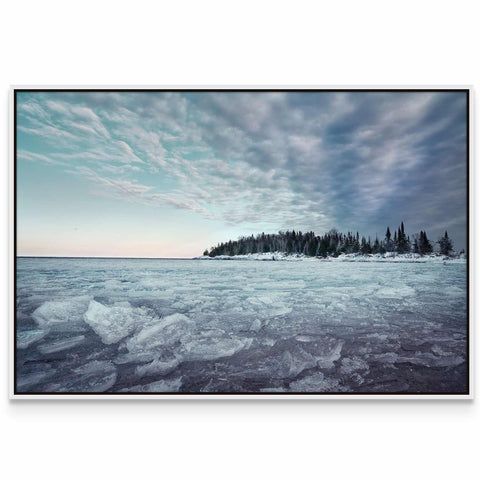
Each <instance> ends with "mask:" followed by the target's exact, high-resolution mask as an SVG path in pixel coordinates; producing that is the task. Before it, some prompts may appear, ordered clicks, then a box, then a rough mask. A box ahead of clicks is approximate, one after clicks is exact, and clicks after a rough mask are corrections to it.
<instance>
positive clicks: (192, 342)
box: [17, 257, 467, 393]
mask: <svg viewBox="0 0 480 480" xmlns="http://www.w3.org/2000/svg"><path fill="white" fill-rule="evenodd" d="M293 260H295V261H280V262H277V261H275V262H273V261H265V262H264V261H250V260H248V261H245V260H243V261H242V260H240V259H237V261H223V262H222V261H198V260H134V259H132V260H127V259H27V258H22V259H19V260H18V266H17V274H18V278H17V288H18V302H17V324H18V331H17V347H18V349H17V373H18V380H20V381H21V382H20V383H21V384H22V385H23V386H22V389H23V390H24V391H28V390H31V391H67V392H75V391H109V392H110V391H117V390H121V389H129V388H136V387H138V388H140V389H141V391H147V390H145V389H149V390H148V391H150V389H155V388H165V389H167V388H172V389H174V388H181V390H182V392H212V391H229V392H244V391H256V392H261V391H265V392H266V391H289V392H291V391H302V392H303V391H305V392H307V391H325V392H332V391H337V392H343V391H352V392H369V391H370V392H378V391H387V392H397V391H402V392H403V391H407V392H414V393H417V392H422V391H428V392H442V391H443V392H445V391H449V392H452V391H464V390H465V388H466V360H467V348H466V339H467V328H466V327H467V316H466V265H465V263H462V262H454V261H452V262H446V263H445V264H444V261H443V259H440V260H438V258H433V259H431V260H428V261H427V262H425V263H421V262H420V260H422V259H418V258H413V257H412V258H409V259H407V258H405V259H398V258H395V259H393V260H395V261H397V263H393V262H392V261H390V260H392V259H385V258H378V259H376V260H375V261H371V260H367V261H363V260H362V259H359V258H357V257H345V258H340V259H339V260H338V261H320V260H316V259H310V260H302V259H301V258H296V259H293ZM361 260H362V261H361ZM364 260H365V259H364ZM387 260H388V261H387ZM407 260H408V261H407ZM413 260H415V261H413ZM417 260H418V261H417ZM46 276H47V277H48V282H45V277H46ZM96 362H97V363H96ZM47 365H51V366H52V369H51V370H50V371H49V373H48V375H47V374H46V372H47ZM42 373H45V376H42V375H41V374H42ZM172 378H173V379H179V378H181V384H178V385H177V383H175V382H173V383H171V387H168V386H167V383H162V382H167V381H169V382H170V380H171V379H172ZM147 385H150V386H147ZM169 385H170V384H169ZM165 391H166V390H165Z"/></svg>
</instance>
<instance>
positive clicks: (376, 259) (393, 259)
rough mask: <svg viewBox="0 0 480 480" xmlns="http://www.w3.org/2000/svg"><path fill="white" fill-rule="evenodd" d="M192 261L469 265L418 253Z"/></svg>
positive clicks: (281, 255) (224, 257) (452, 258)
mask: <svg viewBox="0 0 480 480" xmlns="http://www.w3.org/2000/svg"><path fill="white" fill-rule="evenodd" d="M192 260H209V261H211V260H225V261H241V260H244V261H262V262H268V261H270V262H271V261H280V262H305V261H307V262H317V261H320V262H342V263H345V262H351V263H444V264H446V263H449V264H450V263H461V264H464V263H467V257H466V255H465V254H461V255H454V256H450V257H447V256H444V255H440V254H431V255H423V256H422V255H419V254H418V253H402V254H397V253H394V252H387V253H384V254H380V253H377V254H368V255H363V254H356V253H347V254H342V255H339V256H338V257H332V256H327V257H310V256H307V255H304V254H300V253H298V254H287V253H285V252H270V253H248V254H245V255H232V256H228V255H217V256H215V257H209V256H206V255H202V256H199V257H194V258H193V259H192Z"/></svg>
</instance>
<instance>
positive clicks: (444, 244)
mask: <svg viewBox="0 0 480 480" xmlns="http://www.w3.org/2000/svg"><path fill="white" fill-rule="evenodd" d="M437 243H438V244H439V245H440V253H441V254H442V255H447V256H448V255H450V252H452V251H453V243H452V241H451V240H450V238H449V237H448V233H447V232H446V231H445V235H444V236H443V237H442V238H440V239H439V240H438V242H437Z"/></svg>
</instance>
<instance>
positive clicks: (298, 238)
mask: <svg viewBox="0 0 480 480" xmlns="http://www.w3.org/2000/svg"><path fill="white" fill-rule="evenodd" d="M436 243H438V245H439V250H440V253H441V254H442V255H450V254H451V253H452V252H453V242H452V240H451V239H450V237H449V236H448V233H447V232H445V235H444V236H442V237H441V238H439V239H438V241H437V242H436ZM273 252H284V253H288V254H303V255H307V256H310V257H327V256H333V257H336V256H338V255H341V254H343V253H359V254H363V255H368V254H376V253H380V254H384V253H387V252H396V253H418V254H419V255H429V254H431V253H433V245H432V242H431V241H430V240H429V239H428V237H427V232H425V231H424V230H422V231H420V233H419V234H415V235H413V236H412V238H410V236H409V235H407V234H406V233H405V227H404V224H403V222H402V223H401V225H400V226H399V227H398V229H396V230H394V232H393V235H392V233H391V231H390V227H387V230H386V232H385V237H384V238H383V239H381V240H380V239H379V238H378V237H376V238H375V240H373V241H372V240H371V238H370V237H365V236H362V237H360V235H359V233H358V232H357V233H355V234H353V233H352V232H348V233H346V234H345V233H340V232H338V231H337V230H336V229H332V230H330V231H329V232H327V233H326V234H324V235H315V233H314V232H306V233H303V232H301V231H298V232H295V230H292V231H289V230H287V231H286V232H285V231H280V232H278V233H276V234H266V233H260V234H258V235H256V236H254V235H250V236H248V237H240V238H239V239H238V240H234V241H232V240H230V241H228V242H223V243H219V244H218V245H217V246H215V247H212V248H210V249H207V250H205V251H204V252H203V254H204V255H208V256H210V257H216V256H217V255H227V256H234V255H245V254H248V253H273Z"/></svg>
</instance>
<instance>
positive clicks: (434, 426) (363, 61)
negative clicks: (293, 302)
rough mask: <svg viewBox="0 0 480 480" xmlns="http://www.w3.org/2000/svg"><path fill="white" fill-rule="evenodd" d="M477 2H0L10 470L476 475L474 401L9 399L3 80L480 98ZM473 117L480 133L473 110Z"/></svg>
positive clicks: (23, 473) (5, 409)
mask: <svg viewBox="0 0 480 480" xmlns="http://www.w3.org/2000/svg"><path fill="white" fill-rule="evenodd" d="M475 3H476V2H474V1H463V0H457V1H456V2H453V3H452V2H446V1H443V0H434V1H429V0H428V1H423V2H419V1H418V0H414V1H411V0H403V1H402V2H385V1H382V0H381V1H370V0H364V1H362V2H359V1H346V0H343V1H339V2H335V1H329V2H320V1H302V0H296V1H295V2H292V1H289V2H286V1H283V0H275V1H263V2H260V1H259V0H255V1H251V0H243V1H242V2H235V3H232V2H225V1H210V0H203V1H180V0H176V1H171V2H168V3H162V2H159V1H158V0H157V1H144V0H137V1H135V2H132V1H128V2H126V1H123V0H116V1H103V2H101V1H99V0H95V1H92V0H83V1H81V2H77V3H72V2H65V1H55V0H42V1H24V0H23V1H22V0H17V1H15V2H14V1H10V2H8V3H3V4H2V6H1V7H0V8H1V11H0V49H1V57H0V68H1V70H2V73H1V84H0V111H1V113H0V121H1V128H0V135H1V137H0V138H1V146H2V162H1V164H0V165H1V167H0V168H1V176H2V180H1V191H2V193H1V198H2V207H1V210H0V211H1V216H2V222H1V225H2V227H3V229H4V233H3V234H2V236H1V240H2V255H1V266H2V276H1V292H2V299H1V300H2V301H1V304H2V309H3V310H2V312H3V315H2V322H1V330H0V332H1V333H0V337H1V345H2V347H3V348H2V350H3V354H2V355H3V357H2V360H3V364H2V367H1V373H2V379H1V381H0V389H1V392H0V419H1V420H0V425H1V427H0V432H1V433H0V439H1V443H2V445H1V448H0V472H1V473H3V474H6V477H4V478H35V479H36V480H41V479H49V480H51V479H64V478H69V479H82V480H83V479H85V478H87V479H92V478H100V477H104V478H118V479H124V478H146V477H147V476H152V477H153V476H154V477H157V478H162V477H164V478H195V479H198V478H201V479H203V478H205V479H207V478H208V479H212V478H213V479H216V478H219V479H220V478H221V479H225V478H228V479H230V478H233V479H236V478H242V479H243V478H260V477H261V476H263V477H264V478H273V479H276V478H313V477H318V478H342V479H343V478H348V479H350V478H355V479H363V478H365V479H367V478H368V479H370V480H371V479H386V478H388V479H400V478H401V479H402V480H405V479H422V478H425V479H426V478H435V479H436V480H438V479H447V478H448V479H452V478H474V475H475V472H477V474H478V471H479V470H478V469H479V467H478V460H477V454H478V443H477V446H476V447H475V446H474V442H475V441H478V432H479V431H480V421H479V418H480V412H479V406H478V402H473V401H471V402H465V401H464V402H433V401H422V402H418V401H417V402H407V401H404V402H402V401H390V402H387V401H356V402H353V401H336V402H334V401H297V402H292V401H288V402H274V401H271V402H259V401H245V402H239V401H234V402H228V401H204V402H195V403H194V402H189V401H182V402H170V401H163V402H154V401H143V402H128V403H127V402H121V401H116V402H114V401H108V402H89V403H86V402H85V403H82V402H77V401H72V402H59V401H50V402H35V403H27V402H10V401H8V400H7V369H8V365H7V319H8V313H7V302H8V297H7V294H6V292H7V282H8V276H7V244H8V232H7V216H8V208H7V194H6V190H7V186H8V182H7V119H8V118H7V97H8V95H7V94H8V88H9V85H10V84H16V85H19V84H24V85H25V84H38V85H41V84H44V85H53V84H58V85H61V84H65V85H67V84H68V85H94V84H96V85H102V84H104V85H105V84H107V85H108V84H110V85H189V84H190V85H191V84H197V85H200V84H210V85H212V84H217V85H218V84H224V85H253V84H256V85H262V84H264V85H268V84H270V85H302V84H308V85H352V84H355V85H422V84H427V85H441V84H443V85H458V84H463V85H465V84H470V85H474V87H475V89H476V94H477V96H478V95H479V92H480V66H479V65H480V63H479V61H478V55H479V44H480V43H479V33H478V32H479V29H478V27H479V21H478V18H480V17H479V12H478V8H476V5H475ZM475 130H476V137H477V138H478V123H477V126H476V128H475ZM476 170H477V173H478V170H479V169H476ZM475 176H476V177H477V178H476V180H478V175H475ZM477 184H478V182H477ZM477 198H478V196H477ZM475 203H476V205H475V207H478V205H477V203H478V202H475ZM475 210H476V211H478V208H475ZM472 227H473V225H472ZM477 257H478V256H477ZM475 263H476V264H477V263H478V262H475ZM475 267H478V265H475ZM476 270H477V271H478V268H476ZM475 293H478V288H475ZM472 321H473V322H474V323H475V321H476V318H475V316H473V315H472ZM479 330H480V329H477V334H476V337H477V342H476V343H477V346H478V345H479V343H478V331H479ZM476 364H477V365H476V366H477V367H478V362H476ZM477 372H478V368H477ZM476 376H477V377H478V375H476Z"/></svg>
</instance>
